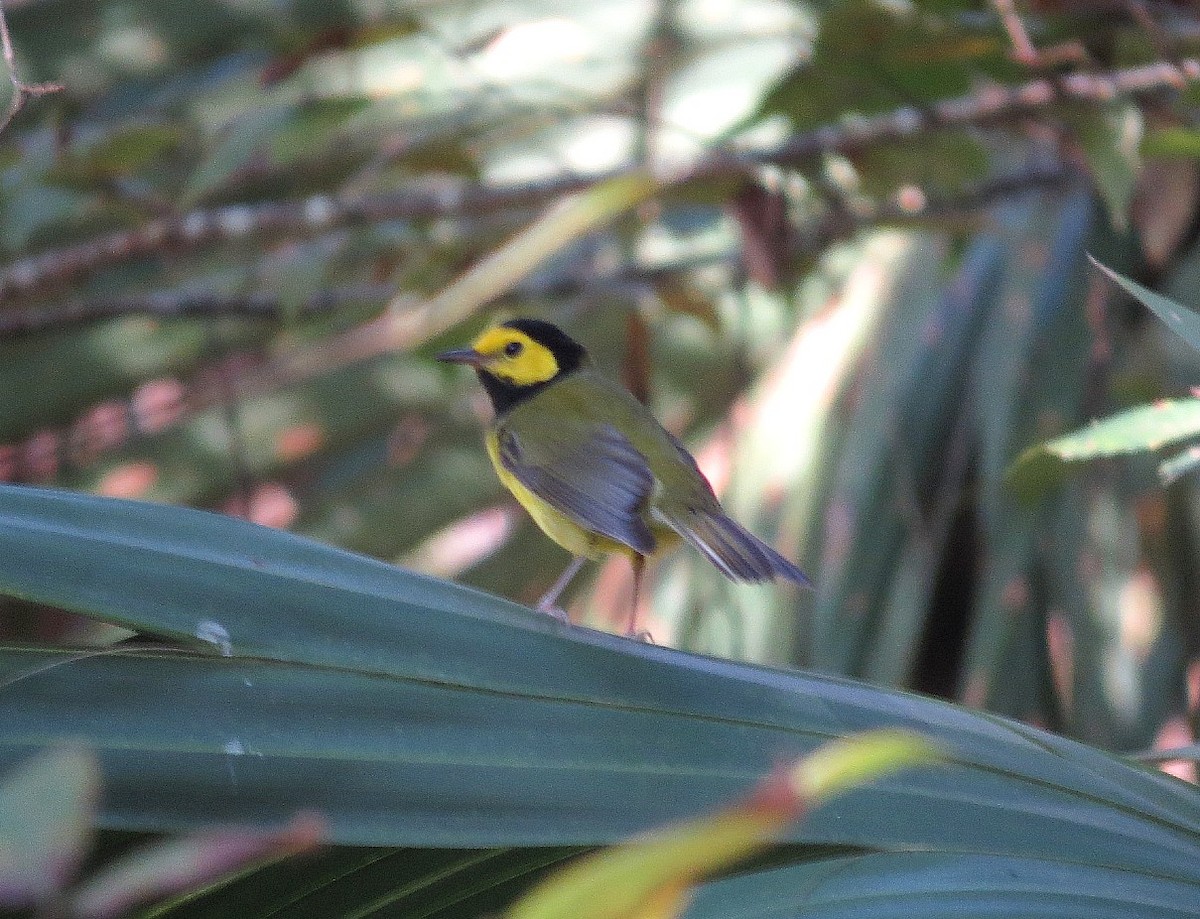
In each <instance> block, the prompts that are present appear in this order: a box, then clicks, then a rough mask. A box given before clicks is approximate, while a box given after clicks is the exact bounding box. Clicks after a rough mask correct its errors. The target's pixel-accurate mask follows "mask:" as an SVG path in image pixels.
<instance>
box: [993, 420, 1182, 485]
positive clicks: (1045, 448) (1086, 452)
mask: <svg viewBox="0 0 1200 919" xmlns="http://www.w3.org/2000/svg"><path fill="white" fill-rule="evenodd" d="M1192 437H1200V399H1176V400H1167V399H1164V400H1162V401H1161V402H1156V403H1154V404H1153V405H1143V406H1139V407H1138V408H1132V409H1129V410H1128V411H1125V412H1121V413H1119V414H1117V415H1113V416H1111V417H1109V418H1105V419H1104V420H1103V421H1097V422H1094V423H1092V424H1091V425H1089V426H1088V427H1086V428H1082V429H1081V430H1078V431H1072V432H1071V433H1070V434H1067V435H1065V436H1063V437H1058V438H1055V439H1054V440H1050V441H1047V442H1046V443H1042V444H1037V445H1036V446H1033V447H1030V448H1029V449H1028V450H1026V451H1025V452H1024V453H1022V454H1021V455H1020V456H1019V457H1018V458H1017V461H1016V462H1015V463H1014V464H1013V466H1012V469H1011V470H1010V471H1009V482H1010V483H1011V484H1012V485H1013V486H1014V487H1015V488H1017V489H1018V490H1019V491H1021V492H1022V493H1024V494H1029V495H1032V494H1035V493H1037V492H1038V491H1041V490H1042V489H1044V488H1045V487H1048V486H1049V485H1051V484H1053V483H1054V482H1055V481H1057V480H1058V478H1059V477H1060V476H1061V474H1062V466H1063V464H1065V463H1077V462H1081V461H1083V460H1090V459H1096V458H1097V457H1103V456H1119V455H1122V454H1127V453H1141V452H1145V451H1148V450H1157V449H1159V448H1160V447H1164V446H1166V445H1167V444H1172V443H1176V442H1178V441H1181V440H1187V439H1189V438H1192Z"/></svg>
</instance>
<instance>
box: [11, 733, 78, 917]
mask: <svg viewBox="0 0 1200 919" xmlns="http://www.w3.org/2000/svg"><path fill="white" fill-rule="evenodd" d="M98 791H99V770H98V768H97V763H96V758H95V757H94V756H93V755H92V754H91V753H89V752H87V751H85V750H82V749H79V748H63V749H58V750H51V751H49V752H46V753H42V754H39V755H36V756H34V757H32V758H31V759H28V760H26V761H25V762H23V763H21V764H20V765H19V766H17V767H16V768H15V769H13V771H12V772H10V773H8V774H7V775H6V776H5V777H4V779H3V781H2V782H0V907H22V906H31V905H34V904H37V903H44V902H46V901H47V900H48V899H50V898H51V897H53V896H54V895H55V894H56V893H58V892H59V891H61V890H62V889H63V887H65V886H66V884H67V882H69V881H70V880H71V877H72V876H73V875H74V874H75V871H76V869H77V868H78V866H79V863H80V862H81V861H82V860H83V856H84V854H85V852H86V847H87V843H88V840H89V838H90V837H91V830H92V818H93V813H94V811H95V808H96V798H97V793H98Z"/></svg>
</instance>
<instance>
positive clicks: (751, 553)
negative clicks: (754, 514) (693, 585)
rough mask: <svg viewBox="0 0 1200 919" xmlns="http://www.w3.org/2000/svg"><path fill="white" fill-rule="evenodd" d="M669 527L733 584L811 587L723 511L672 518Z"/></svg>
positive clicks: (807, 580) (808, 581) (785, 561)
mask: <svg viewBox="0 0 1200 919" xmlns="http://www.w3.org/2000/svg"><path fill="white" fill-rule="evenodd" d="M667 523H668V524H669V525H670V526H671V528H672V529H673V530H675V532H677V533H678V534H679V535H680V536H682V537H683V538H684V539H686V540H687V541H688V542H689V543H691V544H692V545H693V546H695V547H696V548H697V549H699V550H700V551H701V552H702V553H704V556H705V557H706V558H707V559H708V560H709V561H710V562H712V563H713V564H714V565H716V566H717V568H718V569H719V570H720V572H721V573H722V574H723V575H725V577H727V578H729V579H730V580H733V581H771V580H774V579H775V578H786V579H787V580H789V581H794V582H795V583H797V584H799V585H801V586H802V587H811V586H812V581H810V580H809V579H808V578H807V577H806V576H805V574H804V572H803V571H801V570H800V569H799V568H797V567H796V566H795V565H793V564H792V563H791V562H789V561H788V560H787V559H786V558H784V557H783V556H782V555H780V554H779V553H778V552H776V551H775V550H774V549H772V548H771V547H770V546H768V545H767V544H766V543H765V542H763V541H762V540H761V539H759V538H758V537H757V536H755V535H754V534H753V533H751V532H750V531H748V530H747V529H745V528H744V527H743V526H742V525H741V524H739V523H738V522H737V521H735V520H732V519H730V518H729V517H727V516H725V515H724V514H723V513H721V512H720V511H690V512H689V513H687V514H686V516H680V517H669V518H668V519H667Z"/></svg>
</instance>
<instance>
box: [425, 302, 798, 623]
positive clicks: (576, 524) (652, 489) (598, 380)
mask: <svg viewBox="0 0 1200 919" xmlns="http://www.w3.org/2000/svg"><path fill="white" fill-rule="evenodd" d="M437 359H438V360H439V361H447V362H451V363H456V364H467V365H470V366H471V367H473V368H474V369H475V372H476V374H477V375H478V377H479V381H480V383H482V384H483V388H484V389H485V390H486V391H487V394H488V396H489V397H490V398H491V402H492V408H493V409H494V411H495V420H494V421H493V422H492V424H491V427H490V428H489V430H488V432H487V437H486V443H487V451H488V455H489V456H490V457H491V460H492V465H493V466H494V467H495V469H496V474H497V475H498V476H499V477H500V481H501V482H503V483H504V485H505V487H506V488H508V490H509V491H511V492H512V493H513V495H514V496H515V497H516V499H517V500H518V501H519V502H521V504H522V505H523V506H524V507H525V509H526V510H527V511H529V513H530V515H532V517H533V519H534V520H535V521H536V522H537V524H538V526H540V527H541V528H542V530H543V531H545V533H546V535H547V536H549V537H550V538H551V539H553V540H554V541H555V542H556V543H558V544H559V545H560V546H562V547H563V548H564V549H566V550H567V551H568V552H570V553H571V554H572V555H574V556H575V559H574V560H573V561H572V563H571V565H570V566H569V567H568V568H567V570H566V571H565V572H563V576H562V577H561V578H559V580H558V582H557V583H556V584H555V585H554V586H553V587H552V588H551V589H550V591H549V592H548V593H547V594H546V595H545V596H544V597H542V599H541V601H540V602H539V603H538V609H540V610H542V611H543V612H547V613H551V614H555V615H562V614H561V612H560V611H559V610H558V609H557V607H556V606H555V603H556V601H557V600H558V596H559V594H561V593H562V591H563V590H564V589H565V588H566V586H567V584H569V583H570V580H571V578H572V577H573V576H574V575H575V574H576V573H577V572H578V571H579V569H580V568H581V567H582V565H583V563H584V561H585V560H587V559H595V558H598V557H599V556H601V555H602V554H605V553H610V552H619V553H622V554H624V555H626V556H628V557H629V559H630V561H631V562H632V563H633V569H634V591H635V593H634V613H633V615H634V616H636V606H637V604H636V597H637V589H638V586H639V585H640V581H641V574H642V567H643V565H644V563H645V559H646V558H647V557H648V556H652V555H656V554H658V553H660V552H663V551H665V550H668V549H670V548H672V547H674V546H675V545H676V544H677V543H678V542H679V541H680V539H681V538H682V539H683V540H686V541H687V542H688V543H690V544H691V545H693V546H695V547H696V548H697V549H698V550H700V552H702V553H703V554H704V556H705V557H706V558H707V559H708V560H709V561H710V562H712V563H713V564H714V565H715V566H716V567H717V568H718V569H719V570H720V572H721V573H722V574H724V575H725V576H726V577H728V578H730V579H732V580H734V581H767V580H772V579H774V578H785V579H787V580H789V581H794V582H795V583H797V584H801V585H804V586H809V585H810V582H809V580H808V578H807V577H805V575H804V573H803V572H802V571H801V570H800V569H799V568H797V567H796V566H795V565H793V564H792V563H791V562H789V561H788V560H787V559H786V558H784V557H783V556H782V555H780V554H779V553H778V552H776V551H775V550H774V549H772V548H771V547H770V546H768V545H766V544H765V543H764V542H762V540H760V539H758V537H756V536H754V535H753V534H752V533H750V532H748V531H747V530H746V529H744V528H743V527H742V526H741V525H740V524H738V523H736V522H735V521H733V520H732V519H730V518H729V517H728V516H726V515H725V512H724V511H723V510H722V509H721V505H720V503H719V502H718V501H717V497H716V495H714V494H713V490H712V486H711V485H709V483H708V480H707V479H706V478H705V477H704V474H703V473H702V472H701V471H700V468H699V467H698V466H697V465H696V461H695V459H693V458H692V455H691V454H690V453H688V451H687V450H686V449H685V448H684V446H683V444H681V443H680V442H679V441H678V440H677V439H676V438H675V437H674V436H673V435H672V434H671V433H670V432H668V431H667V430H666V429H665V428H663V426H662V425H660V424H659V423H658V421H657V420H655V418H654V416H653V415H651V414H650V412H649V411H648V410H647V409H646V407H645V406H644V405H642V403H641V402H639V401H638V400H637V399H636V398H634V396H633V395H632V393H630V392H629V391H628V390H626V389H625V388H624V387H623V386H621V385H620V384H619V383H616V382H615V381H613V380H610V379H608V378H607V377H605V376H603V375H601V374H599V373H597V372H596V371H595V370H594V369H592V367H591V362H590V360H589V358H588V354H587V351H586V350H585V349H584V347H583V346H582V345H580V344H579V343H578V342H576V341H575V340H573V339H572V338H570V337H569V336H568V335H567V334H566V333H565V332H563V331H562V329H560V328H558V327H557V326H555V325H552V324H551V323H549V322H544V321H542V320H540V319H513V320H510V321H508V322H504V323H502V324H500V325H498V326H495V327H493V328H490V329H488V330H487V331H486V332H484V333H483V334H482V335H480V336H479V337H478V338H476V339H475V341H473V342H472V343H471V345H470V347H468V348H459V349H456V350H453V351H447V352H445V353H443V354H439V355H438V356H437ZM629 632H630V634H633V632H634V622H632V621H631V622H630V629H629Z"/></svg>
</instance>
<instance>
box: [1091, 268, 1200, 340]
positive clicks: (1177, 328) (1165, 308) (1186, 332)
mask: <svg viewBox="0 0 1200 919" xmlns="http://www.w3.org/2000/svg"><path fill="white" fill-rule="evenodd" d="M1089 258H1090V256H1089ZM1091 262H1092V264H1093V265H1095V266H1096V267H1097V268H1099V269H1100V270H1101V271H1103V272H1104V273H1105V274H1106V275H1108V276H1109V277H1110V278H1111V279H1112V280H1113V281H1115V282H1116V283H1117V284H1119V285H1120V286H1121V287H1123V288H1124V289H1125V290H1126V292H1127V293H1129V295H1130V296H1132V297H1133V298H1134V299H1135V300H1138V301H1139V302H1140V303H1141V304H1142V305H1143V306H1145V307H1147V308H1148V309H1149V310H1151V311H1152V312H1153V313H1154V314H1155V315H1156V316H1158V318H1159V319H1161V320H1162V321H1163V322H1165V323H1166V324H1167V325H1168V326H1170V328H1171V331H1173V332H1175V334H1177V335H1178V336H1179V337H1180V338H1182V339H1183V340H1184V341H1186V342H1187V343H1188V344H1189V345H1191V346H1192V347H1193V348H1195V349H1196V350H1197V351H1200V315H1197V314H1196V313H1195V312H1193V311H1192V310H1190V309H1188V308H1187V307H1185V306H1181V305H1180V304H1178V303H1176V302H1175V301H1174V300H1169V299H1167V298H1166V297H1164V296H1163V295H1162V294H1156V293H1155V292H1154V291H1152V290H1150V289H1149V288H1146V287H1143V286H1142V285H1141V284H1138V283H1137V282H1136V281H1131V280H1130V279H1129V278H1127V277H1125V276H1124V275H1121V274H1117V272H1115V271H1113V270H1112V269H1111V268H1108V267H1106V266H1104V265H1102V264H1100V263H1099V262H1098V261H1096V260H1095V259H1094V258H1092V259H1091Z"/></svg>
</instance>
